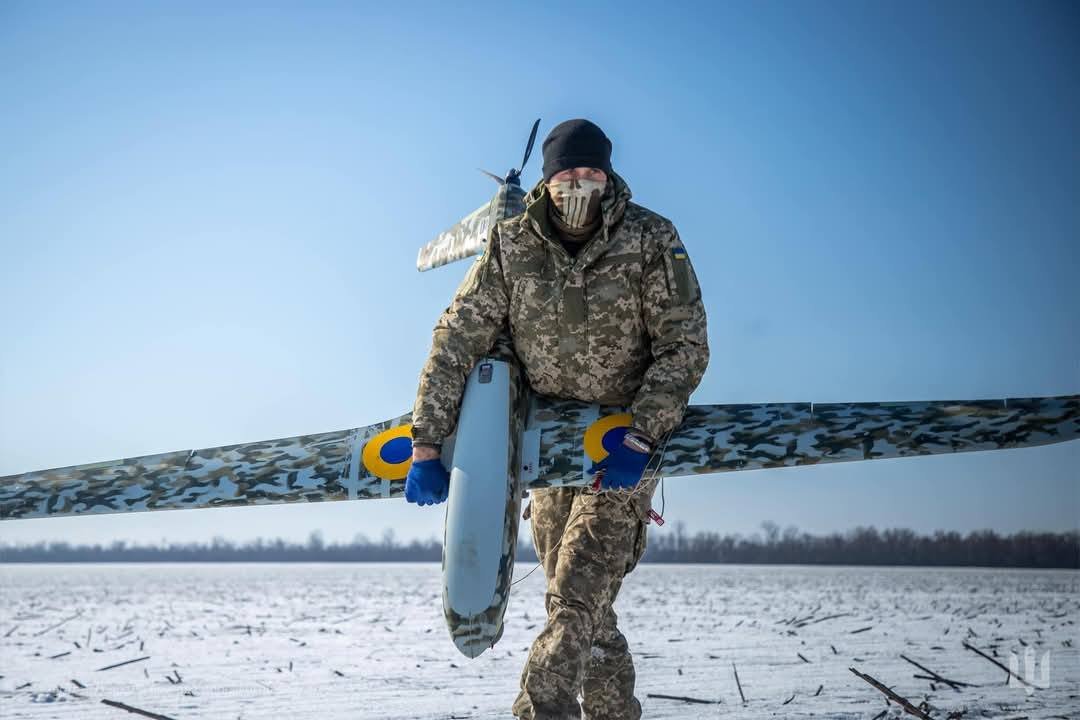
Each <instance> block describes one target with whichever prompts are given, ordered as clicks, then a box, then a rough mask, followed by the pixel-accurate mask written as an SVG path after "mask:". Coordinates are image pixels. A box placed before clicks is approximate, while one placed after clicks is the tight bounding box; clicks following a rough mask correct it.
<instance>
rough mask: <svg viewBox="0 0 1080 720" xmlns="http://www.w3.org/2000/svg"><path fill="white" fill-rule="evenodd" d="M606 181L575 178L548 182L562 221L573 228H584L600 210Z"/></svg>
mask: <svg viewBox="0 0 1080 720" xmlns="http://www.w3.org/2000/svg"><path fill="white" fill-rule="evenodd" d="M605 185H607V183H606V182H601V181H599V180H586V179H585V178H574V179H571V180H560V181H558V182H549V183H548V194H549V195H550V196H551V201H552V202H553V203H555V209H556V210H557V211H558V212H559V217H561V218H562V221H563V222H564V223H566V224H567V225H568V226H569V227H572V228H582V227H585V226H586V225H588V224H589V223H591V222H592V221H593V220H595V219H596V217H597V215H598V214H599V212H600V196H601V195H603V194H604V186H605Z"/></svg>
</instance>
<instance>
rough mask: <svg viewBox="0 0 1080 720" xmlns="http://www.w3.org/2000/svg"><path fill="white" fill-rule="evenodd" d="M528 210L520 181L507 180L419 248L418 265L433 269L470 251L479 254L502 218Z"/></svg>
mask: <svg viewBox="0 0 1080 720" xmlns="http://www.w3.org/2000/svg"><path fill="white" fill-rule="evenodd" d="M523 212H525V191H524V190H522V189H521V186H520V185H515V184H513V183H506V184H503V185H500V186H499V190H498V192H496V193H495V196H494V197H492V198H491V200H489V201H488V202H486V203H485V204H483V205H481V206H480V207H478V208H477V209H476V210H473V211H472V212H471V213H469V214H468V215H466V216H465V217H464V218H462V220H461V222H459V223H458V224H457V225H454V226H453V227H452V228H450V229H449V230H444V231H443V232H441V233H439V235H438V237H436V238H435V239H434V240H432V241H431V242H429V243H428V244H427V245H424V246H423V247H422V248H420V252H419V253H418V254H417V256H416V269H417V270H419V271H420V272H424V271H425V270H431V269H432V268H437V267H440V266H442V265H446V264H448V263H452V262H454V261H455V260H462V259H464V258H467V257H469V256H471V255H479V254H480V253H481V252H483V250H484V245H485V244H486V243H487V238H488V233H489V232H491V228H492V227H493V226H494V225H495V223H497V222H498V221H499V220H503V219H505V218H509V217H514V216H515V215H520V214H521V213H523Z"/></svg>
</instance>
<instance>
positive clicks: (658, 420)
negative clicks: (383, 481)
mask: <svg viewBox="0 0 1080 720" xmlns="http://www.w3.org/2000/svg"><path fill="white" fill-rule="evenodd" d="M547 202H548V195H547V188H546V186H545V185H544V183H543V182H541V183H538V184H537V185H536V187H534V188H533V190H532V191H531V192H530V193H529V194H528V195H527V196H526V198H525V205H526V210H525V212H524V213H522V214H521V215H518V216H516V217H513V218H509V219H507V220H503V221H501V222H499V223H497V224H496V225H495V226H494V227H493V228H492V230H491V233H490V236H489V238H488V242H487V247H486V249H485V251H484V254H483V255H482V256H481V257H480V258H479V259H478V260H477V261H476V262H475V263H474V264H473V266H472V268H471V269H470V270H469V273H468V274H467V275H466V277H465V280H464V281H463V282H462V284H461V287H459V288H458V291H457V294H456V295H455V297H454V299H453V302H451V304H450V306H449V307H448V308H447V309H446V311H445V312H444V313H443V314H442V317H440V318H439V321H438V323H437V324H436V325H435V330H434V336H433V341H432V347H431V354H430V356H429V357H428V360H427V363H426V364H425V365H424V369H423V371H422V372H421V374H420V387H419V391H418V392H417V396H416V405H415V407H414V409H413V428H412V434H413V439H414V440H415V441H417V442H426V443H441V442H442V440H443V439H444V438H445V437H446V436H448V435H449V434H450V433H451V432H452V431H453V429H454V426H455V424H456V422H457V414H458V410H459V409H460V406H461V395H462V390H463V388H464V386H465V379H466V377H467V376H468V373H469V371H470V370H471V369H472V367H473V365H474V364H475V363H476V362H477V360H479V359H480V358H481V357H483V356H484V354H485V353H488V352H489V351H490V349H491V348H492V345H493V344H494V342H495V340H496V338H497V337H498V336H499V334H500V332H502V331H504V330H508V331H509V335H510V337H511V339H512V341H513V345H514V349H515V351H516V354H517V356H518V358H519V359H520V360H521V366H522V368H523V369H524V371H525V374H526V377H527V378H528V381H529V385H530V386H531V388H532V390H533V391H535V392H537V393H540V394H543V395H550V396H553V397H559V398H571V399H575V400H581V401H585V402H597V403H601V404H605V405H622V406H627V405H629V406H630V412H631V414H632V416H633V424H634V426H635V427H636V428H638V429H640V430H642V431H644V432H645V433H646V434H648V435H650V436H651V437H653V438H660V437H661V436H663V435H665V434H666V433H667V432H669V431H670V430H672V429H674V428H675V427H676V426H677V425H678V424H679V423H680V422H681V421H682V417H683V413H684V412H685V410H686V404H687V401H688V399H689V397H690V393H691V392H692V391H693V390H694V388H695V387H697V384H698V382H700V381H701V377H702V375H703V374H704V372H705V366H706V365H707V364H708V361H709V348H708V338H707V335H706V323H705V307H704V305H703V304H702V301H701V290H700V288H699V287H698V282H697V277H696V275H695V274H694V269H693V267H692V266H691V265H690V259H689V258H688V257H687V254H686V248H685V247H684V246H683V244H682V241H681V240H680V239H679V234H678V232H676V230H675V227H674V225H672V223H671V221H670V220H667V219H666V218H664V217H661V216H660V215H657V214H656V213H654V212H652V211H650V210H648V209H646V208H644V207H642V206H640V205H637V204H635V203H632V202H630V188H629V187H628V186H627V184H626V182H625V181H624V180H623V179H622V178H620V177H619V176H618V175H616V174H614V173H612V175H611V182H609V183H608V187H607V189H606V190H605V193H604V197H603V199H602V201H601V209H602V214H603V224H602V226H601V229H600V230H598V231H597V233H596V235H594V236H593V238H592V239H591V240H589V241H588V242H587V243H586V244H585V246H584V247H583V248H582V249H581V250H580V251H579V252H578V254H577V256H576V257H573V258H572V257H570V255H569V254H568V253H567V252H566V250H565V249H564V248H563V247H562V245H560V243H559V242H558V241H557V240H556V239H555V235H554V233H553V232H552V231H551V230H550V229H549V227H548V220H547V206H546V203H547Z"/></svg>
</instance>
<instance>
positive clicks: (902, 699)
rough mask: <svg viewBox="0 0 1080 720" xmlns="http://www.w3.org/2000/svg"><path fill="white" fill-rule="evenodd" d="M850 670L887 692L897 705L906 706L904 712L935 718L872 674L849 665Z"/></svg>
mask: <svg viewBox="0 0 1080 720" xmlns="http://www.w3.org/2000/svg"><path fill="white" fill-rule="evenodd" d="M848 670H850V671H851V672H853V673H855V675H856V677H861V678H862V679H863V680H865V681H866V682H868V683H870V684H871V685H873V686H874V687H876V688H877V689H878V690H880V691H881V692H883V693H885V696H886V697H887V698H889V699H890V700H892V701H893V702H894V703H896V704H897V705H899V706H900V707H902V708H904V712H906V713H907V714H908V715H914V716H915V717H917V718H921V720H933V718H931V717H930V716H929V715H927V714H926V713H924V712H923V711H922V710H920V709H919V708H917V707H915V706H914V705H912V704H911V703H910V702H908V699H907V698H905V697H902V696H900V695H897V694H896V693H894V692H893V691H892V690H890V689H889V688H887V687H885V685H883V684H882V683H880V682H878V681H877V680H875V679H874V678H872V677H870V676H869V675H867V674H866V673H861V672H859V671H858V670H856V669H855V668H853V667H849V668H848Z"/></svg>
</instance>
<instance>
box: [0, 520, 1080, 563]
mask: <svg viewBox="0 0 1080 720" xmlns="http://www.w3.org/2000/svg"><path fill="white" fill-rule="evenodd" d="M522 530H523V532H522V542H521V543H520V544H519V546H518V560H520V561H523V562H530V561H531V562H535V561H536V555H535V554H534V553H533V550H532V546H531V545H530V544H529V542H528V530H527V528H522ZM762 530H763V532H762V533H755V534H753V535H751V536H749V537H744V536H742V535H738V534H729V535H721V534H719V533H715V532H699V533H696V534H694V535H687V533H686V531H685V528H684V526H683V525H682V523H677V524H676V525H675V527H674V528H671V529H662V528H653V529H652V530H651V531H650V537H649V546H648V550H647V552H646V553H645V557H644V558H643V562H655V563H744V564H745V563H755V564H770V563H775V564H793V565H930V566H933V565H941V566H982V567H1029V568H1078V569H1080V531H1076V530H1074V531H1071V532H1060V533H1053V532H1018V533H1015V534H1013V535H998V534H997V533H995V532H994V531H992V530H980V531H975V532H970V533H968V534H967V535H963V534H961V533H958V532H946V531H941V530H939V531H937V532H935V533H934V534H933V535H918V534H916V533H915V532H914V531H912V530H908V529H904V528H894V529H888V530H883V531H880V532H879V531H878V530H877V529H876V528H874V527H857V528H855V529H853V530H849V531H847V532H845V533H832V534H829V535H811V534H809V533H805V532H802V533H800V532H799V531H798V529H797V528H794V527H788V528H786V529H785V530H784V531H783V532H781V531H780V528H779V526H777V525H776V524H775V523H771V522H766V523H762ZM441 557H442V548H441V545H440V543H439V542H438V541H437V540H435V539H431V540H423V541H422V540H413V541H411V542H404V543H403V542H398V541H397V540H396V539H395V537H394V533H393V531H392V530H388V531H387V532H386V533H385V534H384V535H383V537H382V538H381V539H380V540H369V539H368V538H366V537H364V536H363V535H358V536H357V537H356V538H355V539H354V540H353V541H352V542H350V543H333V542H332V543H327V542H325V541H324V540H323V537H322V535H321V534H320V533H319V532H313V533H312V534H311V536H310V537H309V538H308V540H307V542H306V543H293V542H286V541H284V540H282V539H280V538H279V539H276V540H269V541H268V540H263V539H261V538H260V539H258V540H254V541H252V542H246V543H234V542H230V541H228V540H224V539H222V538H214V539H213V540H212V541H211V542H209V543H164V542H163V543H161V544H158V545H131V544H128V543H125V542H114V543H112V544H110V545H72V544H70V543H66V542H50V543H44V542H41V543H36V544H31V545H0V562H8V563H40V562H437V561H439V560H440V558H441Z"/></svg>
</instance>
